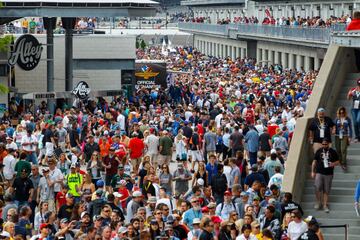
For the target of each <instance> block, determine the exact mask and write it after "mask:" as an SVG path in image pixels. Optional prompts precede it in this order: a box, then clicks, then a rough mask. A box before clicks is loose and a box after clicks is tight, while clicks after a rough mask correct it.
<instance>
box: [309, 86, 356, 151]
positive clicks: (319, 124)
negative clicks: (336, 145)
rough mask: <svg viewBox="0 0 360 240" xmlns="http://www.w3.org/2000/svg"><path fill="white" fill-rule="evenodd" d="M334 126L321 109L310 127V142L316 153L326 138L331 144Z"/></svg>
mask: <svg viewBox="0 0 360 240" xmlns="http://www.w3.org/2000/svg"><path fill="white" fill-rule="evenodd" d="M359 94H360V92H359ZM359 97H360V95H359ZM359 99H360V98H359ZM359 116H360V115H359ZM334 126H335V124H334V122H333V121H332V119H331V118H330V117H327V116H325V109H324V108H319V109H318V110H317V116H316V117H315V118H314V119H313V120H312V122H311V123H310V127H309V131H310V132H309V140H310V144H312V145H313V150H314V153H316V152H317V150H318V149H320V148H321V146H322V145H321V144H322V141H323V139H324V138H326V139H327V140H328V141H329V144H331V132H332V130H333V127H334Z"/></svg>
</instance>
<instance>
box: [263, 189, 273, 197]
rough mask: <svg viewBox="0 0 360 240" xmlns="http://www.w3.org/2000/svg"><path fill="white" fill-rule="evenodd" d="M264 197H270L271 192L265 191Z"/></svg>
mask: <svg viewBox="0 0 360 240" xmlns="http://www.w3.org/2000/svg"><path fill="white" fill-rule="evenodd" d="M264 196H265V197H271V196H272V192H271V191H270V190H267V191H266V192H265V195H264Z"/></svg>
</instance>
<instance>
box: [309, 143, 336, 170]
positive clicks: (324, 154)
mask: <svg viewBox="0 0 360 240" xmlns="http://www.w3.org/2000/svg"><path fill="white" fill-rule="evenodd" d="M314 159H315V161H316V165H315V172H316V173H320V174H323V175H334V167H330V166H329V164H330V163H331V162H336V161H338V160H339V155H338V154H337V152H336V151H335V150H334V149H332V148H329V149H328V150H325V149H324V148H320V149H319V150H317V151H316V153H315V157H314Z"/></svg>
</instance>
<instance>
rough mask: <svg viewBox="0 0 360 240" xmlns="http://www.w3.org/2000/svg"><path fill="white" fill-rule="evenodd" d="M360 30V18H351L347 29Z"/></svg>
mask: <svg viewBox="0 0 360 240" xmlns="http://www.w3.org/2000/svg"><path fill="white" fill-rule="evenodd" d="M356 30H360V19H353V20H351V22H350V24H349V26H347V28H346V31H356Z"/></svg>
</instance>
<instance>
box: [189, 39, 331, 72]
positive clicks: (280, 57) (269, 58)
mask: <svg viewBox="0 0 360 240" xmlns="http://www.w3.org/2000/svg"><path fill="white" fill-rule="evenodd" d="M248 41H249V42H251V43H256V44H250V43H248ZM194 47H196V48H197V49H199V50H200V51H201V52H203V53H204V54H206V55H210V56H216V57H231V58H232V59H235V58H238V57H240V58H244V57H255V58H256V59H257V60H258V62H260V63H261V64H262V65H270V64H281V65H283V66H284V67H285V68H296V69H298V70H300V69H301V68H303V69H305V70H306V71H307V70H313V69H315V70H318V69H319V68H320V66H321V63H322V61H323V59H324V56H325V53H326V49H322V48H314V47H306V46H299V45H294V44H284V43H277V42H274V41H271V40H269V41H256V40H247V41H245V40H243V41H240V40H234V39H228V38H222V37H216V36H211V35H203V34H195V35H194ZM253 48H255V49H256V53H252V52H255V49H254V50H253ZM251 50H252V51H251Z"/></svg>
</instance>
